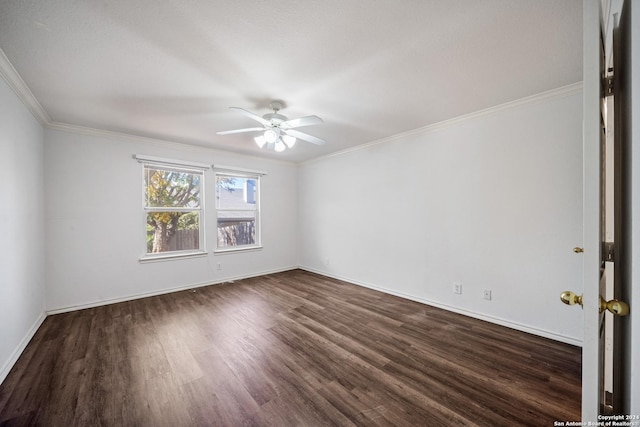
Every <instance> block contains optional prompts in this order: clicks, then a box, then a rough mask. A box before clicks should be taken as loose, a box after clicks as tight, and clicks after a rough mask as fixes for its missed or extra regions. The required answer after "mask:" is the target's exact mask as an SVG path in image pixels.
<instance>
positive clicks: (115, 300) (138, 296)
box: [47, 266, 298, 315]
mask: <svg viewBox="0 0 640 427" xmlns="http://www.w3.org/2000/svg"><path fill="white" fill-rule="evenodd" d="M297 268H298V267H297V266H291V267H285V268H279V269H275V270H267V271H260V272H257V273H250V274H243V275H239V276H232V277H225V278H224V279H220V280H217V281H206V282H201V283H191V284H188V285H182V286H178V287H174V288H167V289H162V290H159V291H151V292H143V293H140V294H132V295H126V296H123V297H118V298H111V299H105V300H100V301H94V302H90V303H86V304H78V305H71V306H67V307H58V308H52V309H49V310H47V314H49V315H51V314H60V313H68V312H71V311H76V310H84V309H86V308H93V307H100V306H103V305H109V304H116V303H119V302H125V301H133V300H136V299H141V298H147V297H153V296H156V295H164V294H170V293H172V292H180V291H186V290H188V289H195V288H201V287H204V286H210V285H219V284H221V283H228V282H233V281H236V280H242V279H249V278H251V277H257V276H264V275H266V274H274V273H281V272H283V271H289V270H295V269H297Z"/></svg>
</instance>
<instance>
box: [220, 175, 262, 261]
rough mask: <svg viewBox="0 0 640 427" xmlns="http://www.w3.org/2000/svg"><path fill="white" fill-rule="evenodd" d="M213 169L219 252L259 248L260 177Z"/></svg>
mask: <svg viewBox="0 0 640 427" xmlns="http://www.w3.org/2000/svg"><path fill="white" fill-rule="evenodd" d="M215 168H216V174H215V175H216V214H217V222H218V239H217V245H216V249H217V250H218V251H228V250H238V249H253V248H257V247H260V176H261V175H262V174H261V173H258V172H249V171H238V170H228V169H220V168H218V166H216V167H215Z"/></svg>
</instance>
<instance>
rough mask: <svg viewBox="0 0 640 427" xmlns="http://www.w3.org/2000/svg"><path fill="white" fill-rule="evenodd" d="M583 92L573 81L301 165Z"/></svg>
mask: <svg viewBox="0 0 640 427" xmlns="http://www.w3.org/2000/svg"><path fill="white" fill-rule="evenodd" d="M581 92H582V82H577V83H572V84H570V85H567V86H562V87H559V88H556V89H551V90H548V91H545V92H541V93H538V94H536V95H531V96H527V97H524V98H520V99H516V100H515V101H509V102H505V103H504V104H499V105H495V106H493V107H489V108H485V109H483V110H479V111H474V112H473V113H469V114H464V115H462V116H458V117H454V118H452V119H447V120H443V121H441V122H438V123H433V124H430V125H427V126H422V127H419V128H417V129H412V130H410V131H407V132H402V133H398V134H395V135H392V136H388V137H386V138H382V139H377V140H375V141H371V142H367V143H365V144H360V145H357V146H355V147H351V148H347V149H345V150H340V151H336V152H335V153H330V154H327V155H325V156H320V157H316V158H315V159H310V160H307V161H304V162H301V163H300V164H301V165H305V164H311V163H314V162H317V161H321V160H324V159H328V158H331V157H336V156H342V155H345V154H349V153H353V152H356V151H359V150H365V149H367V148H370V147H373V146H375V145H379V144H385V143H389V142H393V141H397V140H399V139H402V138H406V137H408V136H411V135H416V134H426V133H430V132H434V131H436V130H438V129H442V128H446V127H450V126H455V125H457V124H460V123H462V122H465V121H467V120H472V119H476V118H478V117H483V116H488V115H491V114H495V113H497V112H500V111H504V110H508V109H511V108H516V107H519V106H522V105H527V104H534V103H537V102H541V101H544V100H546V99H550V98H563V97H565V96H571V95H576V94H579V93H581Z"/></svg>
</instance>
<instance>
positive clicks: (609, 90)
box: [601, 68, 613, 98]
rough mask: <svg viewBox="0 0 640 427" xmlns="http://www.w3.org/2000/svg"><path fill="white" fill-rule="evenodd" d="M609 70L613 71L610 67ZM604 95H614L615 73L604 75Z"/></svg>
mask: <svg viewBox="0 0 640 427" xmlns="http://www.w3.org/2000/svg"><path fill="white" fill-rule="evenodd" d="M609 71H613V69H612V68H609ZM601 84H602V96H603V97H605V98H606V97H607V96H611V95H613V74H608V75H606V76H604V77H602V83H601Z"/></svg>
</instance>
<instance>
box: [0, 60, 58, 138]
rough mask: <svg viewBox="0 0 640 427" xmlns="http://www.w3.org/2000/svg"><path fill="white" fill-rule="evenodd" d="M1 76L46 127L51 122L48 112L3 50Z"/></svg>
mask: <svg viewBox="0 0 640 427" xmlns="http://www.w3.org/2000/svg"><path fill="white" fill-rule="evenodd" d="M0 76H2V78H3V80H4V81H5V82H7V84H8V85H9V87H10V88H11V89H12V90H13V92H14V93H15V94H16V96H17V97H18V98H20V101H22V103H23V104H24V105H25V107H27V109H28V110H29V111H30V112H31V114H33V117H35V118H36V120H38V122H40V124H41V125H42V126H46V125H47V124H49V123H50V122H51V119H50V118H49V115H48V114H47V112H46V111H45V110H44V108H42V105H40V103H39V102H38V100H37V99H36V97H35V96H34V95H33V93H32V92H31V89H29V87H28V86H27V84H26V83H25V82H24V80H22V77H20V74H18V71H16V69H15V68H14V67H13V64H11V61H9V58H7V55H5V53H4V51H3V50H2V49H0Z"/></svg>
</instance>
